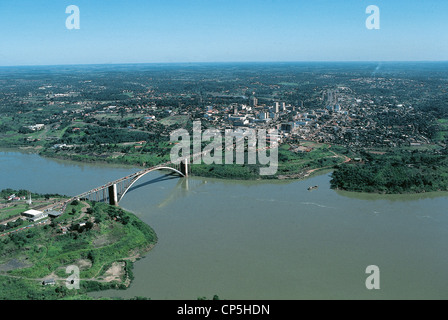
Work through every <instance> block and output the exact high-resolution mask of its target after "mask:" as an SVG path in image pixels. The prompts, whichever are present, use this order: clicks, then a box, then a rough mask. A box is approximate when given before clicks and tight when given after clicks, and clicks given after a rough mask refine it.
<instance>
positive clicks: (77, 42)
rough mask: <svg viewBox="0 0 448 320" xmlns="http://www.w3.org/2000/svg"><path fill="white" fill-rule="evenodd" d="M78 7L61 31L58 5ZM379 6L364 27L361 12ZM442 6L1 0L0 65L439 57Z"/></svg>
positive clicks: (444, 47)
mask: <svg viewBox="0 0 448 320" xmlns="http://www.w3.org/2000/svg"><path fill="white" fill-rule="evenodd" d="M70 5H76V6H77V7H78V8H79V10H80V29H77V30H76V29H72V30H69V29H67V27H66V20H67V18H68V17H69V16H70V14H68V13H66V8H67V7H68V6H70ZM370 5H376V6H377V7H378V8H379V9H380V21H381V28H380V29H379V30H369V29H367V28H366V19H367V18H368V17H369V14H368V13H366V8H367V7H368V6H370ZM447 11H448V3H446V1H441V0H435V1H432V2H431V3H422V2H421V1H402V0H399V1H398V0H397V1H394V2H393V3H388V2H387V1H384V0H372V1H358V0H348V1H344V3H332V2H331V1H329V0H320V1H313V2H312V3H309V2H306V1H290V0H283V1H268V0H247V1H244V2H243V1H236V0H228V1H222V0H214V1H204V0H189V1H179V0H168V1H140V0H136V1H131V2H124V1H108V2H107V3H105V2H95V3H93V2H92V1H86V0H78V1H74V2H72V1H42V0H37V1H29V0H23V1H21V5H20V6H19V5H17V1H16V2H13V1H3V2H2V3H1V4H0V30H2V35H1V39H2V43H3V46H2V47H1V48H0V66H20V65H73V64H127V63H195V62H296V61H312V62H317V61H446V60H448V59H447V57H448V41H447V40H448V39H446V38H447V36H446V34H444V33H443V32H441V31H443V30H448V21H446V19H445V17H444V15H446V12H447Z"/></svg>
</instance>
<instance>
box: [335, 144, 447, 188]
mask: <svg viewBox="0 0 448 320" xmlns="http://www.w3.org/2000/svg"><path fill="white" fill-rule="evenodd" d="M444 152H445V153H444V154H443V153H439V154H435V153H432V152H430V151H417V150H414V151H412V152H409V151H404V150H403V151H395V152H390V153H387V154H385V155H377V154H367V153H365V154H364V155H365V157H366V158H365V160H364V163H362V162H361V163H356V164H349V163H345V164H342V165H339V166H338V167H337V170H335V171H334V172H333V174H332V180H331V186H332V188H335V189H342V190H348V191H357V192H378V193H405V192H415V193H417V192H430V191H442V190H448V157H447V154H446V149H445V150H444Z"/></svg>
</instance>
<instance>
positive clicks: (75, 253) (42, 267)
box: [0, 198, 157, 300]
mask: <svg viewBox="0 0 448 320" xmlns="http://www.w3.org/2000/svg"><path fill="white" fill-rule="evenodd" d="M62 200H65V198H61V201H62ZM1 214H2V211H1V210H0V215H1ZM24 224H26V225H27V226H26V227H22V228H21V227H20V226H18V227H15V228H14V229H13V232H10V233H9V234H7V235H5V236H4V237H2V238H1V240H0V252H2V254H1V255H0V299H36V300H40V299H50V300H55V299H82V298H88V297H87V296H85V294H86V293H88V292H92V291H99V290H107V289H126V288H128V287H129V285H130V284H131V282H132V280H133V279H134V276H133V271H132V270H133V263H134V262H135V261H137V260H138V259H140V258H142V257H143V256H144V255H146V254H147V253H148V252H149V251H150V250H152V248H154V246H155V244H156V243H157V235H156V233H155V231H154V230H153V229H152V228H151V227H150V226H149V225H147V224H146V223H144V222H143V221H141V220H140V219H138V218H137V217H136V216H135V215H134V214H133V213H131V212H129V211H125V210H123V209H121V208H117V207H113V206H109V205H107V204H104V203H94V202H87V201H73V202H72V203H70V204H69V205H68V206H67V207H66V210H65V212H64V213H63V214H62V215H61V216H59V217H57V218H53V219H51V220H50V219H49V218H47V219H45V223H42V224H33V225H30V223H29V222H28V223H27V222H26V221H24ZM68 267H76V268H77V269H78V270H79V278H80V279H81V280H80V282H79V289H77V290H69V289H68V288H67V287H66V283H65V282H66V279H67V278H68V277H69V276H70V273H67V271H66V270H67V268H68ZM46 283H50V284H51V285H44V284H46ZM11 284H12V285H11Z"/></svg>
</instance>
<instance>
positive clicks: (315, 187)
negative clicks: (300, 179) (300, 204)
mask: <svg viewBox="0 0 448 320" xmlns="http://www.w3.org/2000/svg"><path fill="white" fill-rule="evenodd" d="M318 187H319V186H313V187H308V190H309V191H311V190H316V189H317V188H318Z"/></svg>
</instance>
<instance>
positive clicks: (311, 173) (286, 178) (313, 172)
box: [0, 147, 448, 198]
mask: <svg viewBox="0 0 448 320" xmlns="http://www.w3.org/2000/svg"><path fill="white" fill-rule="evenodd" d="M0 152H19V153H25V154H35V155H38V156H39V157H42V158H45V159H49V160H54V161H63V162H66V163H72V164H75V165H83V164H88V165H101V166H108V167H112V168H113V167H115V168H125V169H131V168H134V169H144V168H146V167H144V166H142V165H137V164H135V165H132V164H126V163H111V162H109V161H104V160H101V159H99V160H97V161H80V160H74V159H71V158H70V157H65V156H61V157H51V156H47V155H41V154H40V153H39V149H38V148H35V147H13V148H5V147H0ZM333 171H334V168H328V167H324V168H315V169H309V170H307V171H304V172H301V173H294V174H289V175H279V176H276V177H275V178H253V179H252V178H249V179H233V178H223V177H216V176H207V175H205V176H204V175H194V174H192V175H191V177H195V178H208V179H217V180H220V181H233V182H255V181H257V182H271V183H272V182H284V183H292V182H295V181H305V180H308V179H310V178H313V177H316V176H320V175H323V174H326V173H330V172H333ZM332 190H334V191H335V192H338V193H344V194H345V195H346V196H348V197H350V195H358V196H361V197H362V196H365V197H367V198H368V197H372V196H386V197H387V196H400V195H402V196H419V195H420V196H422V195H428V196H431V195H436V196H437V195H438V196H446V195H448V191H444V190H439V191H430V192H403V193H380V192H360V191H351V190H344V189H332Z"/></svg>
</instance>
